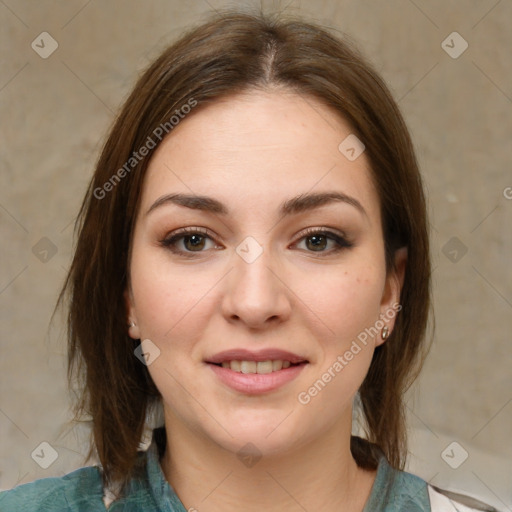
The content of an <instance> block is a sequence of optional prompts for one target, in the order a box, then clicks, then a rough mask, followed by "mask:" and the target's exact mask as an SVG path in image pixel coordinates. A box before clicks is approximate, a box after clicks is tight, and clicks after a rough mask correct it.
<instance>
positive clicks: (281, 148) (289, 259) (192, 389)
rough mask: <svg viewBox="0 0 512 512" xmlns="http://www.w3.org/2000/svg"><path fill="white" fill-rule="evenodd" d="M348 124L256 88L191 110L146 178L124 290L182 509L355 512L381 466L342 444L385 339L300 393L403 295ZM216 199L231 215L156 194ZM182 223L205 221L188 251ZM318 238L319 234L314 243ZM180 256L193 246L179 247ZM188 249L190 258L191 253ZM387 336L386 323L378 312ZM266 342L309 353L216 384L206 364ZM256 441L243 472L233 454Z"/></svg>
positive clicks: (372, 341) (318, 107) (307, 101)
mask: <svg viewBox="0 0 512 512" xmlns="http://www.w3.org/2000/svg"><path fill="white" fill-rule="evenodd" d="M350 133H352V130H351V128H350V126H349V125H348V124H347V123H346V122H345V121H343V120H342V119H340V117H339V116H338V115H337V114H336V113H335V112H334V111H332V110H331V109H330V108H328V107H326V106H324V105H322V104H321V103H320V102H318V101H317V100H316V99H314V98H311V97H307V96H301V95H297V94H296V93H293V92H291V91H286V90H282V89H280V90H267V91H265V92H262V91H251V92H248V93H244V94H239V95H236V96H230V97H228V98H226V99H223V100H217V101H215V102H214V103H212V104H210V105H208V106H206V107H198V108H197V110H196V111H194V112H193V113H192V114H190V115H189V116H188V117H187V118H185V119H184V120H183V121H181V123H180V124H179V125H178V126H177V127H176V128H175V129H174V130H173V131H172V132H171V134H170V135H169V136H168V137H167V138H166V139H164V141H163V142H162V144H161V145H160V146H159V147H158V149H157V150H156V152H155V154H154V155H153V157H152V160H151V162H150V165H149V167H148V171H147V175H146V177H145V182H144V187H143V191H142V197H141V205H140V209H139V212H138V217H137V220H136V226H135V230H134V235H133V240H132V247H131V249H132V251H131V260H130V287H129V289H128V290H127V293H126V302H127V309H128V322H129V323H130V322H134V323H135V324H136V325H135V326H132V327H130V329H129V334H130V336H131V337H133V338H134V339H142V340H144V339H150V340H151V341H152V342H153V343H154V344H155V345H156V346H157V347H158V349H159V350H160V355H159V356H158V357H157V358H156V359H155V361H154V362H153V363H152V364H151V365H149V366H148V369H149V371H150V374H151V376H152V378H153V380H154V382H155V384H156V386H157V387H158V389H159V391H160V392H161V395H162V397H163V407H164V413H165V426H166V432H167V451H166V453H165V455H164V457H163V460H162V468H163V471H164V474H165V476H166V478H167V480H168V481H169V483H170V484H171V486H172V487H173V488H174V489H175V491H176V492H177V494H178V496H179V497H180V499H181V500H182V502H183V503H184V505H185V507H186V508H187V509H189V508H191V507H194V508H195V509H197V510H200V511H201V512H214V511H223V512H226V511H227V512H229V511H234V510H237V511H239V510H240V507H242V508H243V510H248V511H253V510H254V511H256V510H257V511H260V510H268V511H274V510H275V511H280V512H282V511H283V510H284V511H290V512H292V511H303V510H304V509H306V510H326V511H335V510H336V511H340V510H343V511H361V510H362V509H363V507H364V504H365V502H366V500H367V499H368V496H369V495H370V492H371V487H372V485H373V482H374V479H375V472H372V471H363V470H362V469H360V468H358V466H357V465H356V463H355V461H354V459H353V457H352V455H351V453H350V435H351V421H352V401H353V399H354V396H355V394H356V392H357V390H358V388H359V386H360V385H361V383H362V381H363V379H364V377H365V375H366V373H367V371H368V367H369V365H370V362H371V359H372V355H373V351H374V349H375V347H376V346H377V345H379V344H380V343H383V340H382V338H381V336H380V335H377V336H375V337H374V338H371V337H370V338H369V339H368V343H367V344H366V346H365V345H362V344H361V351H360V352H359V353H358V354H357V355H356V356H354V358H353V359H352V360H351V361H350V362H349V363H348V364H347V365H346V366H345V367H344V368H343V370H342V371H340V372H338V373H336V376H335V378H333V379H332V380H331V381H330V382H329V383H328V384H327V385H326V386H325V387H324V388H323V390H322V391H321V392H320V393H318V395H317V396H315V397H314V398H312V399H311V401H310V402H309V403H308V404H307V405H303V404H301V403H299V401H298V399H297V397H298V395H299V393H300V392H304V391H307V390H308V389H309V388H310V387H311V385H312V384H313V383H314V382H315V381H316V380H317V379H319V378H320V377H321V376H322V374H323V373H324V372H325V371H327V369H328V368H329V367H332V365H333V363H334V362H335V361H336V359H337V357H338V355H342V354H344V353H345V352H346V351H347V350H348V349H349V348H350V346H351V343H352V342H353V341H354V340H355V339H356V338H357V335H358V334H359V333H361V332H362V331H364V329H365V328H368V327H370V326H373V325H374V324H375V323H376V321H377V320H379V318H380V315H382V314H384V313H385V312H386V311H387V310H389V309H392V307H393V304H396V303H397V302H399V294H400V289H401V285H402V280H403V269H404V265H405V253H404V252H403V251H400V252H399V253H397V258H396V263H397V271H396V272H391V273H389V274H386V268H385V259H384V241H383V235H382V229H381V218H380V210H379V198H378V195H377V192H376V190H375V188H374V186H373V183H372V180H371V177H370V172H369V164H368V161H367V159H366V157H365V154H364V153H363V154H362V155H361V156H360V157H359V158H357V159H356V160H355V161H353V162H351V161H349V160H348V159H347V158H346V157H345V156H344V155H343V154H342V153H341V152H340V151H339V150H338V145H339V144H340V142H341V141H342V140H343V139H345V137H347V136H348V135H349V134H350ZM328 191H337V192H342V193H344V194H346V195H348V196H350V197H352V198H355V199H357V201H359V203H360V204H361V205H362V207H363V208H364V212H365V213H361V212H360V211H359V210H358V209H357V208H356V207H354V206H353V205H351V204H348V203H344V202H335V203H331V204H328V205H324V206H322V207H319V208H316V209H314V210H311V211H304V212H301V213H296V214H294V215H291V216H289V217H281V216H279V214H278V207H279V205H280V204H281V203H282V202H283V201H285V200H288V199H290V198H292V197H294V196H297V195H299V194H304V193H308V192H328ZM170 193H184V194H191V193H194V194H199V195H207V196H210V197H214V198H215V199H217V200H219V201H221V202H222V203H224V204H225V206H226V207H227V208H228V210H229V213H228V215H220V214H218V213H211V212H205V211H201V210H196V209H191V208H187V207H184V206H178V205H175V204H171V203H165V204H162V205H161V206H159V207H156V208H154V209H153V210H152V211H151V212H150V213H147V212H148V210H149V209H150V207H151V205H153V204H154V202H155V201H156V200H157V199H158V198H160V197H161V196H162V195H165V194H170ZM183 227H191V228H196V227H200V228H203V229H204V228H206V229H207V230H209V233H210V234H209V235H207V236H206V238H201V237H199V238H196V239H195V241H196V242H198V241H199V245H200V249H199V251H198V250H196V251H194V246H193V244H192V243H191V239H190V238H188V239H186V238H185V239H183V238H181V239H180V240H178V242H177V243H176V246H175V249H176V250H178V251H181V252H180V253H174V252H172V251H171V249H170V248H169V247H165V246H162V244H161V241H162V240H163V239H165V238H166V237H167V238H169V235H170V234H173V233H174V232H176V231H177V230H178V229H180V228H183ZM322 227H328V228H329V230H330V231H333V232H335V233H337V232H342V233H345V234H346V237H347V238H348V239H349V241H350V242H351V243H352V244H353V245H352V246H351V247H343V248H342V249H341V250H339V251H335V250H334V249H335V248H336V247H337V245H336V243H335V242H334V241H332V240H328V239H327V240H326V239H321V240H320V250H315V247H316V246H315V245H314V244H313V243H312V242H313V241H312V239H311V235H308V236H309V238H308V237H306V236H305V234H304V230H305V229H306V228H322ZM248 236H251V237H253V238H254V239H255V240H256V241H257V243H258V244H259V246H261V248H262V249H263V252H262V254H261V255H260V256H259V257H258V258H257V259H255V261H253V262H251V263H247V262H246V261H245V260H244V259H243V258H241V257H240V256H239V255H238V254H237V252H236V249H237V247H238V246H239V244H240V243H241V242H242V241H243V240H244V239H245V238H246V237H248ZM316 240H317V241H318V239H316ZM187 251H188V252H187ZM184 253H187V254H189V255H190V254H191V257H189V258H187V257H186V256H185V255H184ZM386 322H387V323H386V325H387V326H388V327H389V330H390V331H391V330H392V329H393V323H394V319H389V320H386ZM268 347H274V348H279V349H283V350H288V351H291V352H294V353H297V354H299V355H301V356H302V357H304V358H306V359H307V360H308V361H309V363H308V364H307V365H306V367H305V368H304V369H303V371H302V372H301V373H300V374H299V375H298V377H297V378H296V379H294V380H292V381H291V382H288V383H287V384H285V385H284V386H282V387H281V388H279V389H277V390H275V391H272V392H269V393H266V394H263V395H261V396H250V395H247V394H245V393H241V392H237V391H234V390H232V389H230V388H228V387H227V386H225V385H224V384H223V383H222V382H220V380H219V379H218V378H217V376H216V375H215V374H214V372H213V371H212V370H211V367H210V366H209V365H208V364H206V363H205V359H206V358H208V357H209V356H212V355H213V354H215V353H218V352H220V351H223V350H227V349H232V348H246V349H249V350H260V349H262V348H268ZM246 443H252V445H254V446H255V447H256V448H257V450H258V453H259V455H261V459H259V460H258V461H257V462H256V463H255V464H252V465H251V466H250V467H249V466H246V465H245V464H243V463H242V462H241V461H240V459H239V458H238V457H237V452H238V451H239V450H240V448H241V447H243V446H244V445H246Z"/></svg>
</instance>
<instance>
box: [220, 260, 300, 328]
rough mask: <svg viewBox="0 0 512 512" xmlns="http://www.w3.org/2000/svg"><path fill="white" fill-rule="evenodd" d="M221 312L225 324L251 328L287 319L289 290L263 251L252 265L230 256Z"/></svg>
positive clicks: (277, 269)
mask: <svg viewBox="0 0 512 512" xmlns="http://www.w3.org/2000/svg"><path fill="white" fill-rule="evenodd" d="M233 258H234V266H235V268H234V269H233V270H232V271H231V272H229V274H228V276H227V279H226V283H225V286H226V288H225V293H224V297H223V301H222V311H223V314H224V317H225V318H226V319H227V320H228V322H230V323H233V322H241V323H243V324H245V325H247V326H248V327H250V328H252V329H261V328H266V327H268V326H269V325H275V324H278V323H280V322H283V321H285V320H287V319H288V318H289V317H290V314H291V309H292V308H291V302H290V298H291V294H292V292H291V290H290V289H289V288H288V286H287V285H286V282H285V279H284V275H283V274H284V273H283V270H282V268H281V269H280V268H279V266H278V265H277V264H276V262H275V261H271V259H272V258H271V255H269V254H267V253H266V251H265V250H264V251H263V253H262V254H261V255H260V256H259V257H258V258H257V259H256V260H255V261H252V262H248V261H246V260H244V259H243V258H242V257H240V256H239V255H238V254H235V255H234V257H233Z"/></svg>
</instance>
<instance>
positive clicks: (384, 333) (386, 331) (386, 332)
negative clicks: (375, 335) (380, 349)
mask: <svg viewBox="0 0 512 512" xmlns="http://www.w3.org/2000/svg"><path fill="white" fill-rule="evenodd" d="M381 337H382V339H383V340H387V339H388V337H389V329H388V327H387V326H386V327H384V329H382V334H381Z"/></svg>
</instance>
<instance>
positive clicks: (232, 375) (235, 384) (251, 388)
mask: <svg viewBox="0 0 512 512" xmlns="http://www.w3.org/2000/svg"><path fill="white" fill-rule="evenodd" d="M306 364H307V363H301V364H298V365H294V366H290V367H289V368H284V369H282V370H279V371H277V372H272V373H240V372H235V371H233V370H231V369H230V368H223V367H222V366H217V365H215V364H211V363H208V365H209V366H210V368H211V369H212V370H213V372H214V373H215V375H217V377H218V378H219V379H220V380H221V381H222V382H223V383H224V384H226V385H227V386H229V387H230V388H232V389H234V390H235V391H239V392H240V393H245V394H249V395H255V394H259V393H268V392H269V391H274V390H276V389H278V388H280V387H281V386H284V385H285V384H286V383H287V382H290V381H292V380H293V379H295V378H296V377H297V376H298V375H299V373H300V372H301V371H302V370H303V368H304V367H305V366H306Z"/></svg>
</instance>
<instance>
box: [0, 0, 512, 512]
mask: <svg viewBox="0 0 512 512" xmlns="http://www.w3.org/2000/svg"><path fill="white" fill-rule="evenodd" d="M233 5H235V4H234V3H228V2H222V1H215V0H210V1H208V2H207V1H205V0H193V1H190V2H179V1H177V0H175V1H163V0H149V1H146V2H142V1H137V0H129V1H124V2H122V1H117V0H109V1H108V2H107V1H99V0H92V1H86V0H80V1H49V0H42V1H38V2H35V1H26V0H18V1H16V0H2V1H1V2H0V26H1V34H0V38H1V41H0V43H1V47H2V49H3V52H2V54H3V58H2V68H1V69H2V71H1V77H0V108H1V119H2V134H1V141H2V153H1V182H0V228H1V238H2V244H1V257H2V264H1V268H0V305H1V318H0V329H1V340H2V341H1V348H2V350H1V357H0V488H8V487H11V486H14V485H15V484H17V483H21V482H28V481H31V480H33V479H35V478H40V477H43V476H55V475H61V474H64V473H67V472H69V471H70V470H72V469H74V468H76V467H79V466H80V465H81V464H82V459H81V457H82V455H81V454H82V453H85V447H84V444H83V442H80V441H79V437H78V430H77V429H75V430H74V431H71V432H69V431H67V430H65V427H66V421H67V420H68V419H69V413H68V397H67V394H66V380H65V345H64V343H63V333H62V332H61V329H60V327H59V325H60V324H59V322H58V321H57V322H56V327H55V328H53V329H51V330H49V320H50V316H51V313H52V309H53V305H54V302H55V299H56V296H57V293H58V290H59V288H60V286H61V284H62V280H63V278H64V275H65V270H66V268H67V266H68V265H69V261H70V256H71V245H72V221H73V220H74V216H75V215H76V212H77V210H78V207H79V204H80V200H81V196H82V194H83V192H84V190H85V186H86V184H87V182H88V180H89V178H90V176H91V173H92V169H93V165H94V162H95V159H96V157H97V154H98V151H99V148H100V146H101V142H102V138H103V136H104V135H105V134H106V132H107V130H108V128H109V126H110V125H111V123H112V121H113V119H114V113H115V112H116V109H117V108H118V106H119V105H120V103H121V101H122V99H123V98H124V97H125V95H126V94H127V93H128V91H129V90H130V87H131V86H132V85H133V83H134V80H135V78H136V76H137V74H138V72H140V71H141V70H142V69H143V68H144V67H145V66H146V65H147V64H148V62H149V60H150V59H151V58H153V57H155V56H156V55H157V54H158V52H159V51H160V50H161V49H162V48H163V47H164V46H165V45H166V44H168V43H169V42H171V41H172V40H174V39H175V38H176V37H178V35H179V34H180V33H181V32H182V30H183V29H185V28H189V27H190V26H192V25H193V24H197V23H198V22H200V21H201V20H202V19H203V18H204V16H205V15H206V14H208V13H209V12H211V11H212V9H219V8H222V7H226V6H233ZM238 5H239V6H243V7H244V8H248V7H249V8H253V9H259V5H260V4H259V2H240V3H238ZM263 8H264V10H265V11H275V10H282V9H285V10H287V11H288V12H290V13H295V14H299V15H303V16H305V17H306V18H308V19H312V20H316V21H318V22H320V23H322V24H324V25H327V26H330V27H333V28H335V29H336V30H339V31H343V32H346V33H348V34H349V35H350V36H351V37H352V38H353V39H355V40H356V42H358V44H359V46H360V48H361V49H362V50H363V51H364V53H365V54H366V55H367V56H368V57H369V58H370V60H371V61H372V62H373V63H374V64H375V66H376V67H377V69H378V70H379V71H380V72H381V73H382V75H383V76H384V78H385V79H386V80H387V82H388V83H389V84H390V87H391V89H392V91H393V92H394V94H395V97H396V98H397V100H398V101H399V105H400V106H401V108H402V110H403V112H404V115H405V117H406V120H407V122H408V123H409V126H410V128H411V131H412V134H413V137H414V140H415V143H416V147H417V150H418V157H419V159H420V163H421V166H422V170H423V173H424V177H425V181H426V185H427V189H428V190H427V192H428V196H429V200H430V206H431V211H432V236H433V258H434V266H435V270H434V273H433V279H434V286H435V288H434V297H435V310H436V324H437V325H436V333H435V343H434V346H433V349H432V352H431V355H430V357H429V360H428V362H427V364H426V367H425V370H424V372H423V374H422V376H421V378H420V380H419V381H418V383H417V385H416V386H415V387H414V390H413V391H412V393H411V395H410V400H409V412H410V426H411V435H412V439H411V446H410V450H411V460H410V466H409V467H410V469H411V471H415V472H416V473H418V474H420V475H421V476H422V477H423V478H425V479H427V480H430V481H431V482H432V483H434V484H436V485H439V486H444V487H448V488H451V489H462V490H464V491H466V492H468V493H470V494H473V495H474V496H478V497H480V498H481V499H485V500H486V501H488V502H491V503H493V504H494V505H495V506H496V507H497V508H498V509H499V510H512V476H511V475H512V462H511V460H512V443H511V442H510V433H511V430H512V428H511V427H512V385H511V384H512V379H511V371H510V369H511V367H512V364H511V363H512V346H511V342H512V339H511V334H510V332H511V327H512V321H511V317H512V272H511V271H510V261H511V254H512V237H511V233H512V230H511V228H510V226H511V225H512V199H511V197H512V189H511V188H510V187H512V173H511V152H512V149H511V148H512V145H511V143H510V140H511V136H512V115H511V114H512V58H511V53H510V49H511V48H512V31H511V30H510V20H512V3H511V2H510V1H507V0H501V1H498V0H480V1H461V0H457V1H454V0H452V1H446V0H435V1H430V2H428V1H426V0H389V1H386V2H383V1H378V0H324V1H320V0H317V1H310V2H305V1H303V2H300V1H291V2H281V3H279V2H263ZM44 31H46V32H48V33H49V34H50V35H51V36H52V37H53V38H54V39H55V40H56V41H57V43H58V49H57V50H56V51H55V52H54V53H53V54H52V55H50V56H49V57H48V58H47V59H43V58H41V57H40V56H39V54H38V53H36V51H34V50H33V49H32V48H31V43H32V41H35V43H37V42H38V41H39V44H40V39H41V38H40V37H38V36H39V34H41V33H42V32H44ZM454 31H456V32H458V33H459V34H460V35H461V36H462V38H463V39H464V40H465V41H466V42H467V43H468V45H469V46H468V48H467V50H466V51H465V52H464V53H462V54H461V55H460V56H459V57H458V58H452V57H451V56H450V55H449V54H448V53H447V52H446V51H445V49H443V46H442V42H443V41H444V40H445V39H446V43H445V44H444V45H445V48H446V45H449V46H453V48H452V49H449V48H446V49H448V50H449V51H451V52H452V53H453V52H457V51H460V49H462V48H463V46H461V45H462V44H463V41H462V40H460V39H457V36H455V38H454V36H450V37H448V36H449V35H450V34H451V33H452V32H454ZM44 37H47V36H44ZM447 37H448V39H447ZM45 40H46V45H45V48H46V50H48V48H50V46H49V43H48V41H49V40H48V39H45ZM39 51H40V52H41V51H43V49H39ZM507 196H508V199H507ZM453 237H455V239H453V240H451V239H452V238H453ZM41 239H43V240H42V241H41ZM450 240H451V241H450ZM447 244H448V245H447ZM34 247H35V248H34ZM44 251H46V253H45V252H44ZM55 251H57V252H56V253H55V254H53V253H54V252H55ZM465 251H467V252H465ZM45 259H46V260H47V261H46V262H45V261H44V260H45ZM43 441H46V442H48V443H49V444H50V445H51V446H52V447H53V449H55V450H56V452H57V453H58V458H57V459H56V460H55V462H54V463H53V464H51V466H50V467H49V468H48V469H46V470H45V469H42V468H40V467H39V465H38V464H37V463H36V462H35V460H34V459H37V457H36V456H35V455H34V459H33V458H32V457H31V453H32V452H33V450H34V449H35V448H36V447H38V446H39V444H40V443H41V442H43ZM452 442H457V443H458V445H455V446H454V447H453V446H452V447H450V449H449V450H448V452H445V459H447V460H449V462H451V463H452V465H455V463H456V462H460V460H461V458H462V457H463V456H464V455H465V452H467V453H468V458H467V460H466V461H465V462H464V463H463V464H462V465H460V467H458V468H457V469H452V468H451V467H450V466H449V465H448V464H447V463H446V462H445V460H444V459H443V457H442V453H443V451H444V450H445V448H446V447H447V446H448V445H449V444H450V443H452ZM43 448H44V447H43ZM452 449H453V451H452ZM40 450H41V449H40V448H39V451H36V453H40ZM463 450H464V451H463ZM45 453H46V455H45V457H48V453H50V454H51V453H52V452H51V450H50V451H49V450H48V449H47V450H46V452H45ZM446 453H448V455H449V457H448V458H447V457H446ZM45 460H47V461H48V460H49V459H45Z"/></svg>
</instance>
